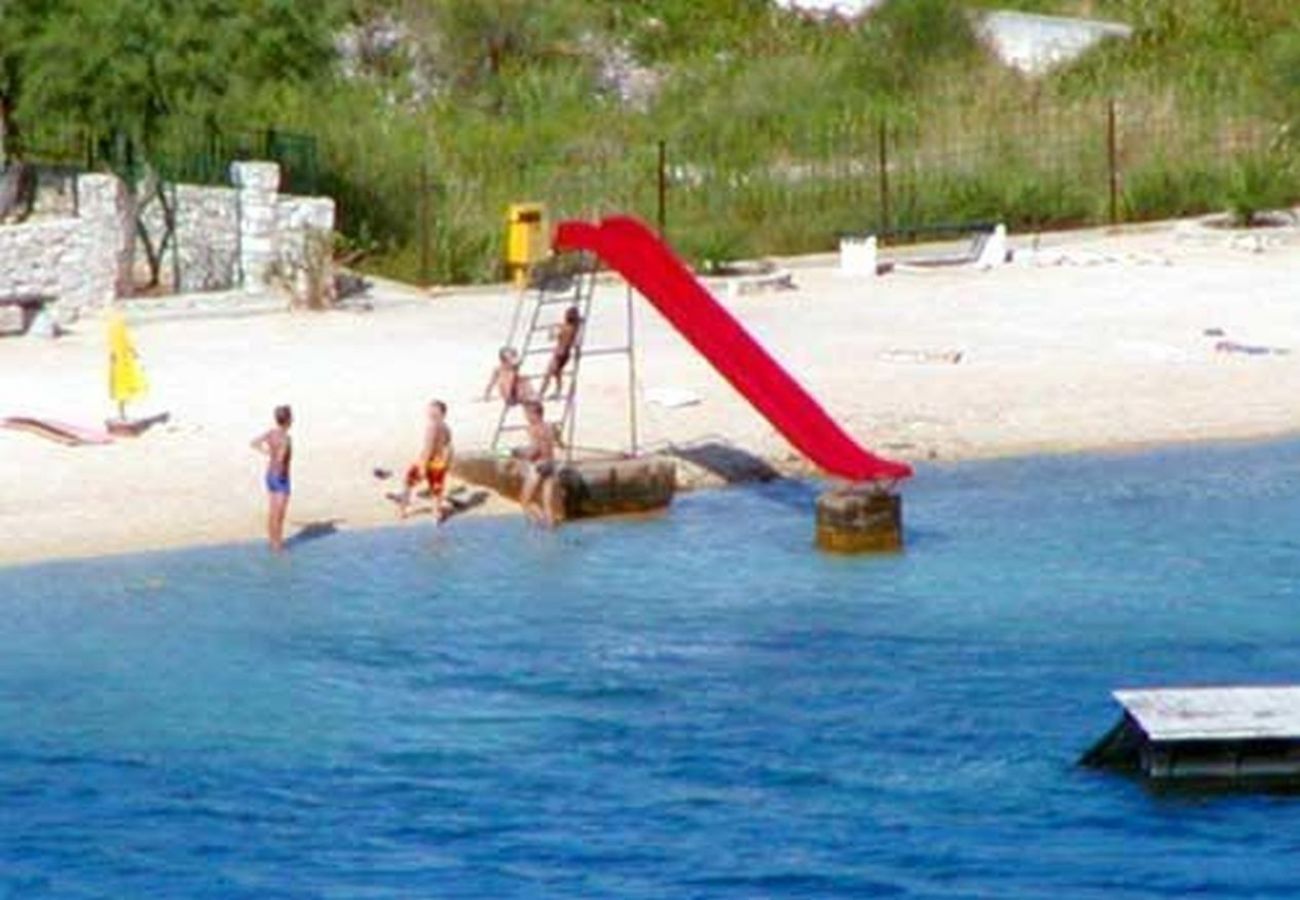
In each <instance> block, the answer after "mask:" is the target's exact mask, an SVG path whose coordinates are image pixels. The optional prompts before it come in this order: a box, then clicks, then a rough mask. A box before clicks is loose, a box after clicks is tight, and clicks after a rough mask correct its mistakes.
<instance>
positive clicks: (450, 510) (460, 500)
mask: <svg viewBox="0 0 1300 900" xmlns="http://www.w3.org/2000/svg"><path fill="white" fill-rule="evenodd" d="M384 496H385V497H387V498H388V499H389V500H392V501H393V502H394V503H400V502H401V500H402V495H401V494H399V493H397V492H395V491H394V492H391V493H387V494H385V495H384ZM416 496H419V497H421V498H424V499H426V500H427V499H429V492H428V491H421V492H420V493H419V494H417V495H416ZM487 499H488V492H487V491H485V490H478V491H471V490H469V488H468V487H466V486H465V485H463V484H462V485H460V486H459V487H457V488H453V489H452V490H451V491H449V492H448V493H447V501H446V503H447V505H446V506H445V507H444V510H443V515H442V519H441V520H440V521H442V522H446V521H447V520H448V519H451V518H454V517H456V516H458V515H460V514H461V513H464V512H469V511H470V510H471V509H473V508H474V507H476V506H482V505H483V504H484V503H486V502H487ZM433 514H434V508H433V504H426V505H424V506H412V507H411V508H410V509H408V510H407V511H406V515H407V517H408V518H409V517H411V516H431V515H433Z"/></svg>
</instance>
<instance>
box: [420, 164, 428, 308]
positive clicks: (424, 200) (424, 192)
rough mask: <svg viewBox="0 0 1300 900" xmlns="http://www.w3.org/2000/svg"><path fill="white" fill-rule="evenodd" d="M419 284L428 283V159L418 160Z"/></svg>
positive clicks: (425, 284)
mask: <svg viewBox="0 0 1300 900" xmlns="http://www.w3.org/2000/svg"><path fill="white" fill-rule="evenodd" d="M419 204H420V285H421V287H428V286H429V283H430V277H429V276H430V273H429V263H430V247H429V159H428V157H427V156H425V157H423V158H422V159H421V160H420V198H419Z"/></svg>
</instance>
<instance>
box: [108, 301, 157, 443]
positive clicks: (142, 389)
mask: <svg viewBox="0 0 1300 900" xmlns="http://www.w3.org/2000/svg"><path fill="white" fill-rule="evenodd" d="M148 390H149V381H148V379H146V378H145V377H144V369H142V368H141V367H140V358H139V357H138V356H137V355H136V352H135V347H133V346H131V336H130V335H129V334H127V331H126V317H125V316H123V315H122V313H121V312H120V311H118V310H114V311H112V312H110V313H109V314H108V395H109V396H110V397H112V398H113V400H114V401H115V402H116V403H117V410H118V414H119V416H120V417H121V418H122V419H124V420H125V419H126V404H127V402H128V401H131V400H134V399H136V398H137V397H142V396H144V394H145V393H146V392H147V391H148Z"/></svg>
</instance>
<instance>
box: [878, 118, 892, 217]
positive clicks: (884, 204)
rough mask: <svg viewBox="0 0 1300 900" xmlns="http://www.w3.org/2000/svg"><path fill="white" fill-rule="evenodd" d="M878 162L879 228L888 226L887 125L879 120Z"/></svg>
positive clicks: (882, 120)
mask: <svg viewBox="0 0 1300 900" xmlns="http://www.w3.org/2000/svg"><path fill="white" fill-rule="evenodd" d="M878 132H879V134H878V137H879V152H878V153H877V159H878V160H879V162H880V230H881V231H882V232H883V231H885V230H887V229H888V228H889V126H888V125H887V124H885V120H884V119H881V120H880V126H879V129H878Z"/></svg>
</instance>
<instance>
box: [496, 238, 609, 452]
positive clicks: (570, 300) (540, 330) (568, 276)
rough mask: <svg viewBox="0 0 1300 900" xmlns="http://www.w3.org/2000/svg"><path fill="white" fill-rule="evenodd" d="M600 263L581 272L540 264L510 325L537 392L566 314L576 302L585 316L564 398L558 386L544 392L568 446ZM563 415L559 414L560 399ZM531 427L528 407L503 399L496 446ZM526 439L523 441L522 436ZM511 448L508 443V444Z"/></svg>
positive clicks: (563, 380)
mask: <svg viewBox="0 0 1300 900" xmlns="http://www.w3.org/2000/svg"><path fill="white" fill-rule="evenodd" d="M595 284H596V276H595V268H594V265H585V264H584V265H581V266H580V267H579V268H578V269H577V270H576V271H573V272H563V271H553V270H548V269H547V268H546V267H545V266H541V267H539V268H538V271H537V274H536V277H535V282H534V284H533V286H532V288H531V289H530V290H529V291H528V292H527V293H526V294H521V296H520V304H521V306H520V307H517V308H516V310H515V317H514V321H513V322H512V323H511V325H510V334H509V336H508V337H507V339H506V346H508V347H513V348H514V349H515V350H516V351H518V353H519V363H520V365H519V374H520V376H522V377H523V378H525V379H527V381H528V383H529V384H531V385H532V388H533V390H534V391H539V390H541V387H542V380H543V379H544V378H545V377H546V370H547V369H548V368H549V367H550V364H551V356H552V355H553V354H554V352H555V338H554V334H555V332H556V331H557V330H558V328H559V325H560V323H561V322H562V321H563V319H564V313H565V311H566V310H568V309H569V307H571V306H576V307H577V308H578V311H579V313H580V314H581V316H582V321H583V327H582V328H581V329H580V330H579V331H578V338H577V341H576V343H575V344H574V347H573V354H572V356H571V357H570V359H569V364H568V365H567V366H566V367H565V370H564V372H563V373H562V374H561V375H560V381H559V397H558V398H557V399H551V398H552V397H554V393H553V391H554V388H553V387H548V391H550V392H552V393H551V394H550V396H549V397H539V398H538V399H540V400H542V402H543V404H544V406H545V407H546V419H547V421H548V422H549V423H550V424H551V425H552V426H553V427H556V428H558V434H559V435H561V436H563V440H564V443H565V445H566V447H568V446H572V444H573V430H574V424H575V420H576V411H577V395H578V373H579V371H580V370H581V368H582V344H583V341H584V339H585V338H586V332H587V327H586V323H587V322H589V321H590V320H591V300H592V296H593V294H594V293H595ZM528 294H531V296H532V301H531V308H529V309H528V312H527V314H526V315H521V311H522V309H523V306H522V305H523V304H524V303H525V297H526V296H527V295H528ZM557 403H558V404H559V408H560V414H559V416H558V417H557V416H556V415H555V412H554V410H555V407H556V404H557ZM527 429H528V424H527V422H526V421H525V420H524V414H523V408H522V407H521V406H519V405H513V406H512V405H509V404H506V403H504V402H503V403H502V404H501V414H500V415H499V416H498V417H497V424H496V429H495V430H494V431H493V433H492V449H493V451H498V450H500V449H503V444H505V443H506V442H507V441H510V440H512V439H513V438H515V437H519V436H521V435H522V434H523V433H524V432H525V431H527ZM519 443H522V441H519ZM506 449H508V448H506Z"/></svg>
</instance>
